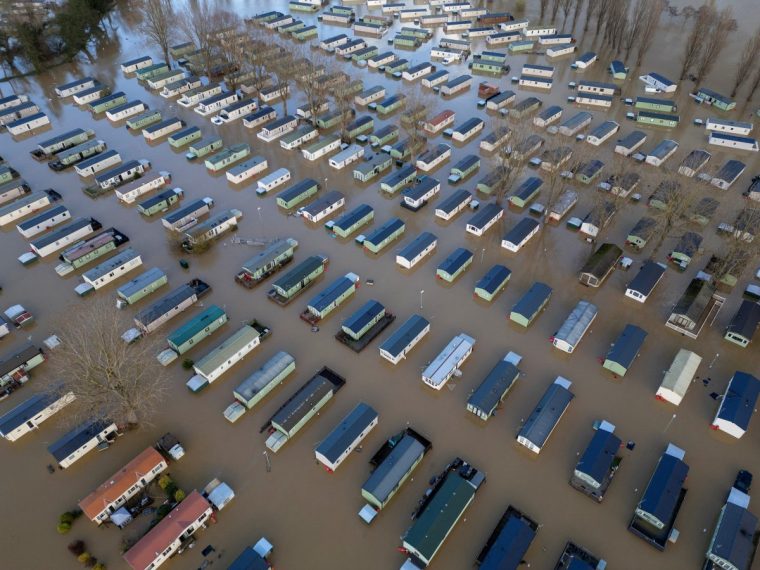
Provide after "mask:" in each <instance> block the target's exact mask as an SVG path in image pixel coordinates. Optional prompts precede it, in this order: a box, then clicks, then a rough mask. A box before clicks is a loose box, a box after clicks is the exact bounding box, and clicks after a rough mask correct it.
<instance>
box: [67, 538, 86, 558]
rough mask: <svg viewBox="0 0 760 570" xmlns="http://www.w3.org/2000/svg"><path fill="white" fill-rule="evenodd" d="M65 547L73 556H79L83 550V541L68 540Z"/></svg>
mask: <svg viewBox="0 0 760 570" xmlns="http://www.w3.org/2000/svg"><path fill="white" fill-rule="evenodd" d="M67 548H68V549H69V552H71V553H72V554H73V555H74V556H79V555H80V554H82V553H83V552H84V541H82V540H75V541H74V542H70V543H69V546H68V547H67Z"/></svg>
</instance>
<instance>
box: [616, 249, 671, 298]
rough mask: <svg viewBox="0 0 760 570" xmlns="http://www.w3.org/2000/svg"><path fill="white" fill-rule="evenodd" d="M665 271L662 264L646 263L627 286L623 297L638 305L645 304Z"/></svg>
mask: <svg viewBox="0 0 760 570" xmlns="http://www.w3.org/2000/svg"><path fill="white" fill-rule="evenodd" d="M665 269H666V267H665V265H663V264H662V263H656V262H654V261H651V260H650V261H646V262H645V263H644V264H643V265H642V266H641V269H639V272H638V273H637V274H636V277H634V278H633V279H632V280H631V282H630V283H629V284H628V285H627V287H626V290H625V296H626V297H629V298H631V299H633V300H634V301H638V302H639V303H645V302H646V300H647V299H648V298H649V295H651V294H652V292H653V291H654V288H655V287H656V286H657V284H658V283H659V282H660V280H661V279H662V276H663V275H664V274H665Z"/></svg>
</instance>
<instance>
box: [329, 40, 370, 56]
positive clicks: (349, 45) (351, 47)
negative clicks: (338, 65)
mask: <svg viewBox="0 0 760 570" xmlns="http://www.w3.org/2000/svg"><path fill="white" fill-rule="evenodd" d="M365 47H367V42H365V41H364V40H362V39H359V38H354V39H353V40H350V41H348V42H346V43H344V44H342V45H339V46H337V47H336V48H335V54H336V55H340V56H344V57H345V56H347V55H351V54H353V53H355V52H357V51H359V50H360V49H364V48H365Z"/></svg>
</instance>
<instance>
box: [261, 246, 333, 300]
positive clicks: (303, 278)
mask: <svg viewBox="0 0 760 570" xmlns="http://www.w3.org/2000/svg"><path fill="white" fill-rule="evenodd" d="M327 263H328V259H327V257H325V256H322V255H312V256H311V257H308V258H306V259H305V260H303V261H302V262H301V263H299V264H298V265H296V266H295V267H294V268H293V269H291V270H290V271H288V272H287V273H286V274H285V275H283V276H282V277H280V278H279V279H277V280H276V281H275V282H274V283H272V289H271V290H270V291H269V292H268V293H267V297H268V298H269V299H271V300H272V301H274V302H275V303H277V304H279V305H287V304H288V303H290V302H291V301H292V300H293V299H295V298H296V297H297V296H298V295H299V294H301V293H302V292H303V291H305V290H306V289H308V288H309V287H310V286H311V285H313V284H314V281H315V280H316V279H317V278H318V277H319V276H320V275H322V274H323V273H324V272H325V267H326V265H327Z"/></svg>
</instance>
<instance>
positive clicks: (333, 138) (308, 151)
mask: <svg viewBox="0 0 760 570" xmlns="http://www.w3.org/2000/svg"><path fill="white" fill-rule="evenodd" d="M340 144H341V138H340V135H339V134H332V135H325V136H323V137H322V138H320V139H319V140H318V141H317V142H314V143H311V144H309V145H307V146H306V147H304V148H302V149H301V154H303V157H304V158H305V159H306V160H310V161H312V162H313V161H315V160H318V159H319V158H322V157H323V156H326V155H327V154H329V153H331V152H332V151H334V150H336V149H338V148H340Z"/></svg>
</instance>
